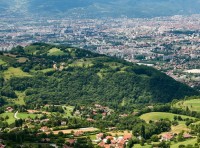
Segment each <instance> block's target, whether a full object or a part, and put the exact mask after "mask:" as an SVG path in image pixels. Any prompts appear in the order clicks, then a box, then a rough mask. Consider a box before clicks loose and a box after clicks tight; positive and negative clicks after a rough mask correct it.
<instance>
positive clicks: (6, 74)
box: [3, 67, 31, 80]
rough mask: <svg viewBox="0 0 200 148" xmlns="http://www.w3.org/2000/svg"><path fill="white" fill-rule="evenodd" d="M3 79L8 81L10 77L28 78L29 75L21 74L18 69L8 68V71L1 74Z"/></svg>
mask: <svg viewBox="0 0 200 148" xmlns="http://www.w3.org/2000/svg"><path fill="white" fill-rule="evenodd" d="M3 75H4V78H5V79H6V80H9V79H10V78H12V77H30V76H31V75H30V74H28V73H26V72H23V71H22V70H21V69H20V68H14V67H9V68H8V70H6V71H4V72H3Z"/></svg>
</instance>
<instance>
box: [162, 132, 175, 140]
mask: <svg viewBox="0 0 200 148" xmlns="http://www.w3.org/2000/svg"><path fill="white" fill-rule="evenodd" d="M172 138H174V135H173V134H172V133H166V134H164V135H162V138H161V141H170V140H172Z"/></svg>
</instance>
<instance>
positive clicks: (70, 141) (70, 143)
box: [67, 139, 76, 146]
mask: <svg viewBox="0 0 200 148" xmlns="http://www.w3.org/2000/svg"><path fill="white" fill-rule="evenodd" d="M67 142H68V143H69V145H70V146H72V145H73V144H74V143H75V142H76V140H75V139H68V140H67Z"/></svg>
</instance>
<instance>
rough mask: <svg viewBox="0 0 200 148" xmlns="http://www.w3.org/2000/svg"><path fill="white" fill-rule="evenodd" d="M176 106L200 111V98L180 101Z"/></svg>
mask: <svg viewBox="0 0 200 148" xmlns="http://www.w3.org/2000/svg"><path fill="white" fill-rule="evenodd" d="M174 107H177V108H182V109H185V110H187V109H189V110H190V111H197V112H200V99H192V100H185V101H179V102H177V103H176V104H175V105H174Z"/></svg>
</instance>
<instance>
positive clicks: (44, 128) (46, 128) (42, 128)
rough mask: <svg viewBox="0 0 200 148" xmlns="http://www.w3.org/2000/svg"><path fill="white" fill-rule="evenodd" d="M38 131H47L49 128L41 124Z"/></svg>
mask: <svg viewBox="0 0 200 148" xmlns="http://www.w3.org/2000/svg"><path fill="white" fill-rule="evenodd" d="M40 131H42V132H48V131H50V128H48V127H47V126H43V127H41V128H40Z"/></svg>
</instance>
